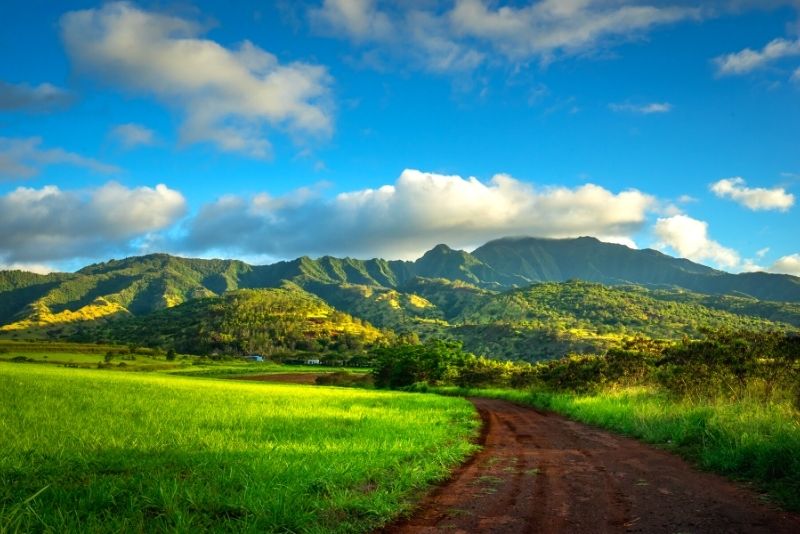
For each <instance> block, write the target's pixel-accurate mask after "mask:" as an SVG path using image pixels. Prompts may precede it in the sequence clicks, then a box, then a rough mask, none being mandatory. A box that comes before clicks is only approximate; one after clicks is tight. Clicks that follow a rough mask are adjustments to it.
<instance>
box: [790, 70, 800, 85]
mask: <svg viewBox="0 0 800 534" xmlns="http://www.w3.org/2000/svg"><path fill="white" fill-rule="evenodd" d="M792 81H793V82H800V67H797V69H795V71H794V73H793V74H792Z"/></svg>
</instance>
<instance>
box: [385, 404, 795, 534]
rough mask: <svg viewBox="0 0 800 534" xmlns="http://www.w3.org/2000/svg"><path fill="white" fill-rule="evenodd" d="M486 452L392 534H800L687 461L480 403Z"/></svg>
mask: <svg viewBox="0 0 800 534" xmlns="http://www.w3.org/2000/svg"><path fill="white" fill-rule="evenodd" d="M470 400H471V401H472V402H473V403H474V404H475V406H476V407H477V408H478V411H479V412H480V414H481V417H482V418H483V421H484V433H483V437H482V441H483V443H482V444H483V445H484V448H483V450H481V451H480V452H479V453H478V454H477V455H476V456H475V457H473V459H472V460H471V461H470V462H469V463H467V464H466V465H464V466H463V467H461V468H460V469H459V470H458V471H457V472H456V473H455V475H454V476H453V478H452V479H451V480H450V481H449V482H447V483H446V484H445V485H443V486H441V487H439V488H437V489H436V490H434V491H433V492H432V493H431V494H430V495H428V496H427V497H426V498H425V499H424V500H423V501H422V503H421V504H420V506H419V508H418V510H417V513H416V514H415V515H413V516H412V517H411V518H410V519H406V520H402V521H400V522H398V523H396V524H394V525H391V526H389V527H387V528H386V529H384V531H385V532H390V533H415V534H416V533H428V532H459V533H464V532H467V533H479V532H490V533H497V534H505V533H561V532H569V533H573V532H574V533H593V532H644V533H660V532H668V533H705V532H714V533H718V532H719V533H723V532H724V533H728V532H741V533H748V534H749V533H761V532H764V533H767V532H768V533H772V534H778V533H784V532H786V533H800V517H798V516H797V515H794V514H789V513H787V512H783V511H780V510H778V509H777V508H775V507H773V506H770V505H768V504H766V503H763V502H761V501H759V499H758V497H757V495H756V494H754V493H753V492H751V491H749V490H747V489H745V488H742V487H739V486H737V485H735V484H733V483H731V482H730V481H728V480H726V479H724V478H722V477H719V476H716V475H712V474H709V473H703V472H700V471H697V470H696V469H694V468H692V467H691V466H689V465H688V464H687V463H686V462H684V461H683V460H681V459H680V458H678V457H677V456H675V455H673V454H670V453H668V452H665V451H661V450H658V449H655V448H653V447H650V446H648V445H645V444H643V443H640V442H637V441H635V440H632V439H628V438H624V437H620V436H616V435H613V434H610V433H608V432H604V431H602V430H598V429H595V428H592V427H588V426H586V425H582V424H580V423H575V422H572V421H569V420H567V419H565V418H563V417H561V416H558V415H554V414H549V413H540V412H537V411H535V410H533V409H531V408H525V407H521V406H517V405H515V404H512V403H509V402H505V401H500V400H492V399H477V398H476V399H470Z"/></svg>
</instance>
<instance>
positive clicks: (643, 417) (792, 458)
mask: <svg viewBox="0 0 800 534" xmlns="http://www.w3.org/2000/svg"><path fill="white" fill-rule="evenodd" d="M436 390H437V391H439V392H441V393H445V394H450V395H471V396H485V397H493V398H501V399H506V400H510V401H512V402H517V403H520V404H527V405H530V406H535V407H537V408H544V409H548V410H553V411H555V412H558V413H561V414H564V415H566V416H568V417H570V418H572V419H575V420H578V421H583V422H585V423H589V424H593V425H597V426H600V427H604V428H608V429H611V430H614V431H617V432H620V433H622V434H625V435H629V436H633V437H636V438H639V439H642V440H644V441H646V442H649V443H653V444H656V445H659V446H661V447H664V448H667V449H669V450H672V451H674V452H677V453H678V454H680V455H682V456H684V457H685V458H687V459H689V460H691V461H693V462H695V463H696V464H697V465H699V466H700V467H702V468H704V469H707V470H711V471H716V472H718V473H721V474H724V475H727V476H729V477H731V478H734V479H738V480H743V481H748V482H752V483H754V484H755V485H756V486H757V487H758V488H759V489H761V490H763V491H766V492H768V493H769V494H770V495H771V496H772V498H773V499H774V500H776V501H777V502H779V503H781V504H782V505H784V506H785V507H787V508H788V509H791V510H796V511H800V412H798V411H797V409H796V408H795V407H794V406H793V405H792V404H791V402H788V401H787V402H773V403H763V402H759V401H756V400H752V399H742V400H739V401H735V402H732V401H729V400H706V401H695V402H693V401H689V400H681V399H676V398H674V397H671V396H669V395H667V394H666V393H664V392H663V391H659V390H658V389H656V388H647V387H629V388H618V389H609V390H606V391H602V392H598V393H593V394H575V393H554V392H548V391H539V390H533V391H531V390H527V391H526V390H513V389H464V388H447V387H445V388H436Z"/></svg>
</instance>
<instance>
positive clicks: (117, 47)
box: [61, 2, 332, 158]
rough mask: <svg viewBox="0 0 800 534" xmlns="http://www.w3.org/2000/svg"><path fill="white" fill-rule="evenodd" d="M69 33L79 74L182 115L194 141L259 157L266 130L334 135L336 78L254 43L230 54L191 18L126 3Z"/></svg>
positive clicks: (66, 20)
mask: <svg viewBox="0 0 800 534" xmlns="http://www.w3.org/2000/svg"><path fill="white" fill-rule="evenodd" d="M61 30H62V36H63V40H64V43H65V45H66V49H67V53H68V54H69V57H70V59H71V60H72V61H73V63H74V64H75V66H76V67H77V69H78V71H79V72H81V73H85V74H89V75H93V76H95V77H97V78H99V79H100V80H102V81H103V82H105V83H108V84H111V85H115V86H119V87H122V88H124V89H126V90H129V91H132V92H136V93H141V94H147V95H153V96H154V97H156V98H158V99H160V100H162V101H163V102H165V103H167V104H168V105H171V106H173V107H174V108H176V109H177V110H179V111H180V112H181V113H182V115H183V117H184V122H183V125H182V127H181V139H182V141H183V142H185V143H195V142H210V143H213V144H214V145H216V146H217V147H218V148H219V149H221V150H223V151H228V152H238V153H243V154H246V155H249V156H252V157H259V158H260V157H266V156H268V155H269V154H270V143H269V141H268V140H267V138H266V134H265V132H264V130H265V128H267V127H269V128H272V129H278V130H282V131H286V132H288V133H290V134H292V135H293V136H303V135H313V136H319V135H323V136H324V135H328V134H329V133H330V132H331V130H332V116H331V112H330V109H329V106H328V99H329V98H328V96H329V85H330V81H331V80H330V76H329V74H328V72H327V70H326V69H325V68H324V67H321V66H319V65H312V64H308V63H301V62H295V63H288V64H281V63H279V61H278V59H277V58H276V57H275V56H274V55H273V54H271V53H269V52H267V51H265V50H263V49H261V48H259V47H258V46H256V45H254V44H253V43H251V42H249V41H244V42H243V43H241V44H240V45H238V46H237V47H235V48H226V47H224V46H222V45H220V44H218V43H216V42H214V41H212V40H209V39H203V38H201V35H202V33H203V28H201V26H200V25H198V24H196V23H194V22H192V21H190V20H186V19H183V18H179V17H175V16H169V15H164V14H160V13H155V12H151V11H145V10H142V9H139V8H137V7H135V6H134V5H132V4H129V3H126V2H114V3H109V4H105V5H104V6H103V7H100V8H97V9H87V10H83V11H73V12H70V13H67V14H65V15H64V16H63V17H62V18H61Z"/></svg>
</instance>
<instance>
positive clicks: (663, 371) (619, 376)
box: [373, 330, 800, 406]
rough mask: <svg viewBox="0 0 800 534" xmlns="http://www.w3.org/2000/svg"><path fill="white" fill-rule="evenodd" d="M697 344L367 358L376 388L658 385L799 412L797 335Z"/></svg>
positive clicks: (711, 335) (743, 335)
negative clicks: (554, 355) (520, 358)
mask: <svg viewBox="0 0 800 534" xmlns="http://www.w3.org/2000/svg"><path fill="white" fill-rule="evenodd" d="M704 336H705V337H704V338H703V339H699V340H691V339H688V338H687V339H684V340H682V341H679V342H661V341H654V340H650V339H634V340H631V341H628V342H627V343H626V344H625V345H624V346H622V347H621V348H614V349H610V350H608V351H606V352H605V353H604V354H599V355H572V356H567V357H564V358H561V359H558V360H550V361H546V362H540V363H537V364H528V363H521V362H505V361H497V360H492V359H489V358H485V357H482V356H475V355H473V354H470V353H468V352H465V351H463V349H462V347H461V344H460V343H457V342H452V341H441V340H435V341H430V342H427V343H425V344H417V345H398V346H393V347H385V348H381V349H378V350H377V351H375V352H374V353H373V356H374V358H375V366H374V370H373V377H374V379H375V385H376V386H377V387H384V388H403V387H408V386H411V385H413V384H419V383H425V384H430V385H456V386H460V387H513V388H524V387H530V386H537V387H542V388H545V389H550V390H554V391H575V392H587V391H594V390H599V389H602V388H608V387H618V386H619V387H623V386H632V385H652V386H660V387H662V388H664V389H666V390H667V391H669V392H671V393H673V394H675V395H677V396H681V397H691V398H720V397H724V398H729V399H731V400H736V399H740V398H743V397H744V396H752V397H755V398H758V399H760V400H763V401H765V402H766V401H770V400H773V399H775V398H776V397H777V396H783V397H785V396H786V395H792V396H793V398H794V399H795V401H796V402H797V403H798V406H800V386H799V384H800V336H798V335H796V334H786V333H783V332H776V333H768V332H750V331H729V330H722V331H713V332H712V331H706V332H704Z"/></svg>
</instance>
